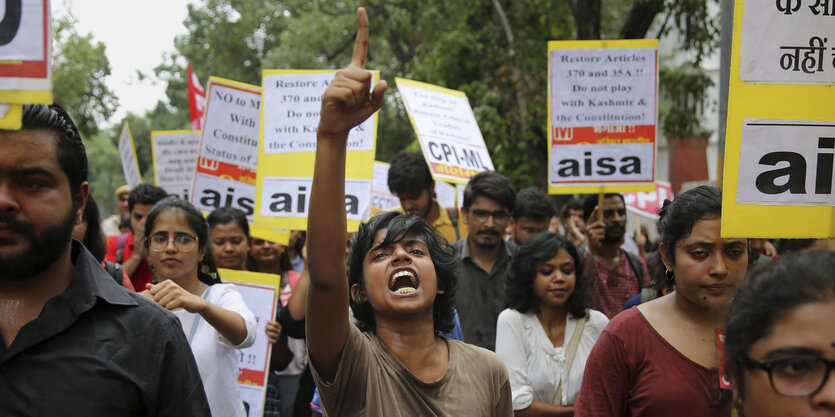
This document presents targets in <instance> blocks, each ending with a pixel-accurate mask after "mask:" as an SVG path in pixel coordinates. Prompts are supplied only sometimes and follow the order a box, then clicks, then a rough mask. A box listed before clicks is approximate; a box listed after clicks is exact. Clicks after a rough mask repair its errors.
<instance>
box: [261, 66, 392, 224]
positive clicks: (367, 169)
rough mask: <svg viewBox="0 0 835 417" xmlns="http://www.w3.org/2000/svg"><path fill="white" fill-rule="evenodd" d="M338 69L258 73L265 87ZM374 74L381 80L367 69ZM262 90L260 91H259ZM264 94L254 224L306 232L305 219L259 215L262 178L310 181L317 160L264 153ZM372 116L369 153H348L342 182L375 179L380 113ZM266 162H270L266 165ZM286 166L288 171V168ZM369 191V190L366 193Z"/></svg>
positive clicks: (313, 156)
mask: <svg viewBox="0 0 835 417" xmlns="http://www.w3.org/2000/svg"><path fill="white" fill-rule="evenodd" d="M338 71H339V70H298V69H265V70H263V71H262V74H261V85H265V82H266V78H267V77H269V76H272V75H291V74H335V73H336V72H338ZM369 72H371V73H372V74H374V80H376V81H379V80H380V76H381V74H380V71H377V70H369ZM262 91H263V89H262ZM264 109H265V106H264V95H263V93H262V94H261V120H260V123H261V129H260V133H259V136H258V170H257V175H256V178H257V179H256V181H255V213H253V220H254V223H256V224H258V225H259V226H260V227H264V228H269V229H286V230H307V218H306V217H275V216H264V215H262V214H261V195H262V194H263V189H264V185H263V180H262V179H263V178H265V177H288V178H313V166H314V163H315V160H316V152H313V151H308V152H293V153H274V154H266V153H264V112H265V110H264ZM371 117H373V121H372V141H371V150H365V151H348V152H346V161H345V179H355V180H368V181H373V180H374V164H373V162H374V155H375V153H376V151H377V132H378V126H377V125H378V121H379V117H380V112H379V111H378V112H375V113H374V114H373V115H372V116H371ZM267 160H269V162H266V161H267ZM288 167H289V168H288ZM370 192H371V189H370V188H369V193H370ZM347 222H348V230H347V231H348V232H356V231H357V230H358V229H359V225H360V223H361V222H360V221H358V220H348V221H347Z"/></svg>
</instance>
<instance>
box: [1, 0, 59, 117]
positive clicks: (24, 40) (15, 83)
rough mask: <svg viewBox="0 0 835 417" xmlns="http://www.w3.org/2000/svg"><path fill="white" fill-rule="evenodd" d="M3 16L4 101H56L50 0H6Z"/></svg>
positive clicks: (2, 65)
mask: <svg viewBox="0 0 835 417" xmlns="http://www.w3.org/2000/svg"><path fill="white" fill-rule="evenodd" d="M2 16H3V17H2V20H0V102H2V103H18V104H32V103H43V104H50V103H52V70H51V60H52V59H51V55H52V53H51V51H50V46H51V44H52V35H51V33H52V30H51V27H50V23H51V19H50V10H49V2H48V1H47V0H16V1H7V2H5V7H3V8H2Z"/></svg>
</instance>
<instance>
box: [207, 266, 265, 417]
mask: <svg viewBox="0 0 835 417" xmlns="http://www.w3.org/2000/svg"><path fill="white" fill-rule="evenodd" d="M218 275H220V278H221V280H223V281H225V282H231V283H233V284H235V287H236V288H237V290H238V292H239V293H241V297H243V299H244V303H245V304H246V306H247V308H249V310H250V311H252V313H253V314H254V315H255V320H256V323H257V325H256V328H255V331H256V332H257V333H256V334H257V337H256V338H255V342H254V343H253V344H252V346H250V347H248V348H245V349H240V350H239V351H238V355H237V356H238V389H239V390H240V393H241V399H242V400H243V401H244V402H246V403H247V404H249V407H250V410H252V413H253V414H254V415H261V411H262V410H263V409H264V399H265V397H266V395H267V376H268V371H269V368H270V355H271V354H272V346H271V345H270V343H269V341H268V340H267V337H266V334H265V331H264V329H265V327H266V323H267V322H268V321H271V320H272V321H275V318H276V316H277V312H278V291H279V288H278V285H279V276H278V275H275V274H261V273H257V272H249V271H235V270H231V269H218Z"/></svg>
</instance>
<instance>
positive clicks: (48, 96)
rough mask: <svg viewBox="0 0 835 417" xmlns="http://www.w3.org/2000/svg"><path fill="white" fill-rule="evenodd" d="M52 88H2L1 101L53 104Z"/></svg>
mask: <svg viewBox="0 0 835 417" xmlns="http://www.w3.org/2000/svg"><path fill="white" fill-rule="evenodd" d="M53 100H54V98H53V95H52V90H0V103H15V104H52V102H53Z"/></svg>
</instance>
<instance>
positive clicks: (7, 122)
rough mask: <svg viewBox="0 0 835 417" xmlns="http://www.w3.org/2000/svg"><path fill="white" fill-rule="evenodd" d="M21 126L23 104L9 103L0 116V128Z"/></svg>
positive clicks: (12, 128) (11, 128)
mask: <svg viewBox="0 0 835 417" xmlns="http://www.w3.org/2000/svg"><path fill="white" fill-rule="evenodd" d="M22 127H23V105H22V104H16V103H11V104H9V109H8V110H6V114H5V115H4V116H3V117H2V118H0V129H4V130H20V128H22Z"/></svg>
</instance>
